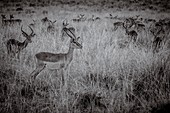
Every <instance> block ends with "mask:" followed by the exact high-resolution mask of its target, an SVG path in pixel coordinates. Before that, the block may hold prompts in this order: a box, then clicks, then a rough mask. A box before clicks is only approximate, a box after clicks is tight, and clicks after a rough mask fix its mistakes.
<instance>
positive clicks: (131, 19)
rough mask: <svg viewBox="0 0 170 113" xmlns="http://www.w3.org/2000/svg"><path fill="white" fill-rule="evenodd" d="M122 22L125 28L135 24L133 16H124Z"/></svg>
mask: <svg viewBox="0 0 170 113" xmlns="http://www.w3.org/2000/svg"><path fill="white" fill-rule="evenodd" d="M124 24H125V25H126V27H127V28H131V27H132V26H133V25H135V20H134V19H133V18H126V19H125V21H124Z"/></svg>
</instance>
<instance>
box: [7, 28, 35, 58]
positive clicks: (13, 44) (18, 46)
mask: <svg viewBox="0 0 170 113" xmlns="http://www.w3.org/2000/svg"><path fill="white" fill-rule="evenodd" d="M29 28H30V29H31V31H32V32H31V34H30V35H28V34H27V33H26V32H25V31H23V30H22V26H21V31H22V34H23V36H24V37H25V38H26V39H25V40H24V42H19V41H18V40H15V39H9V40H8V41H7V51H8V54H10V55H12V56H17V58H18V59H19V55H20V52H21V50H23V49H24V48H26V47H27V45H28V43H31V42H32V41H31V38H32V37H34V36H35V33H34V31H33V29H32V28H31V27H29Z"/></svg>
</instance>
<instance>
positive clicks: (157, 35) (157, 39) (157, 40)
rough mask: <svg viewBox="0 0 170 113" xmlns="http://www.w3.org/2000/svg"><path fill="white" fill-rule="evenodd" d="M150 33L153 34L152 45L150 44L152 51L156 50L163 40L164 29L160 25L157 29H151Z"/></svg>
mask: <svg viewBox="0 0 170 113" xmlns="http://www.w3.org/2000/svg"><path fill="white" fill-rule="evenodd" d="M151 33H152V34H153V36H154V40H153V45H152V48H153V52H157V51H158V49H159V48H160V46H161V44H162V42H163V40H164V39H165V31H164V29H163V27H161V28H160V29H159V30H158V31H151Z"/></svg>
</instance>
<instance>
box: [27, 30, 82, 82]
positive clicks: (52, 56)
mask: <svg viewBox="0 0 170 113" xmlns="http://www.w3.org/2000/svg"><path fill="white" fill-rule="evenodd" d="M68 34H69V33H68ZM69 37H70V38H71V40H70V45H69V50H68V52H67V53H58V54H56V53H50V52H40V53H37V54H36V55H35V59H36V69H35V70H34V71H33V72H32V73H31V75H30V77H31V80H32V81H34V80H35V79H36V77H37V75H38V74H39V73H40V72H41V71H42V70H43V69H44V68H46V67H47V68H49V69H61V70H62V71H63V70H66V69H67V67H68V66H69V64H70V62H71V61H72V60H73V52H74V49H82V45H81V44H79V43H78V39H79V37H78V38H76V37H71V35H69ZM64 81H65V78H64V75H63V73H62V84H63V85H64Z"/></svg>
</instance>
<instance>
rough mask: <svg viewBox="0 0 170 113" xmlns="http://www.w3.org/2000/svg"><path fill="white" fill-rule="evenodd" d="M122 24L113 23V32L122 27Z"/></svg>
mask: <svg viewBox="0 0 170 113" xmlns="http://www.w3.org/2000/svg"><path fill="white" fill-rule="evenodd" d="M123 24H124V23H123V22H115V23H113V25H114V31H116V30H117V29H118V27H123Z"/></svg>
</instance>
